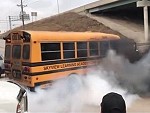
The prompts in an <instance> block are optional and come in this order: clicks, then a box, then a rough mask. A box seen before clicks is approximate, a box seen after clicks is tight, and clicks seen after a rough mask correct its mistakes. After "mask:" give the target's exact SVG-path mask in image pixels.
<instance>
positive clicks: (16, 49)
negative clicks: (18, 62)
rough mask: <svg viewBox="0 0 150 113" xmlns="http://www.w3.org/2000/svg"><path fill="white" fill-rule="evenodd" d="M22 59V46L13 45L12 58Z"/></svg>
mask: <svg viewBox="0 0 150 113" xmlns="http://www.w3.org/2000/svg"><path fill="white" fill-rule="evenodd" d="M20 57H21V45H13V48H12V58H14V59H20Z"/></svg>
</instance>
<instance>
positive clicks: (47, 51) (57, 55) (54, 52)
mask: <svg viewBox="0 0 150 113" xmlns="http://www.w3.org/2000/svg"><path fill="white" fill-rule="evenodd" d="M41 53H42V61H45V60H56V59H61V52H60V43H41Z"/></svg>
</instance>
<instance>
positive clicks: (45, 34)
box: [23, 30, 120, 41]
mask: <svg viewBox="0 0 150 113" xmlns="http://www.w3.org/2000/svg"><path fill="white" fill-rule="evenodd" d="M23 32H26V33H29V34H30V35H31V41H62V40H63V41H77V40H78V41H85V40H86V41H87V40H89V41H90V40H91V41H92V40H107V39H108V40H113V39H120V37H119V36H117V35H114V34H106V33H100V32H64V31H56V32H54V31H25V30H23Z"/></svg>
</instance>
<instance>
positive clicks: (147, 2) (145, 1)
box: [137, 0, 150, 42]
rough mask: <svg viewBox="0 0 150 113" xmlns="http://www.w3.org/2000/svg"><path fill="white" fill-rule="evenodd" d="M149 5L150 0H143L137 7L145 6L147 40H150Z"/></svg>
mask: <svg viewBox="0 0 150 113" xmlns="http://www.w3.org/2000/svg"><path fill="white" fill-rule="evenodd" d="M148 6H150V1H148V0H142V1H138V2H137V7H143V11H144V33H145V42H149V41H150V39H149V24H148Z"/></svg>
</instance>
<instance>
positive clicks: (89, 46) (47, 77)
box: [4, 30, 120, 89]
mask: <svg viewBox="0 0 150 113" xmlns="http://www.w3.org/2000/svg"><path fill="white" fill-rule="evenodd" d="M4 39H5V41H6V45H5V60H4V63H5V74H6V76H8V77H9V78H10V79H13V80H14V81H16V82H18V83H20V84H22V85H24V86H27V87H29V88H31V89H32V88H34V87H36V86H39V85H42V84H47V83H50V82H52V81H54V80H58V79H60V78H63V77H67V76H69V75H71V74H86V71H87V68H89V67H91V66H94V65H96V64H97V62H98V60H100V59H101V58H103V57H105V56H106V53H107V51H108V49H110V48H113V49H115V48H117V45H116V44H117V43H116V42H117V41H118V40H120V37H119V36H117V35H113V34H106V33H98V32H50V31H26V30H21V31H13V32H11V33H10V34H9V35H8V36H7V37H5V38H4Z"/></svg>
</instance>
